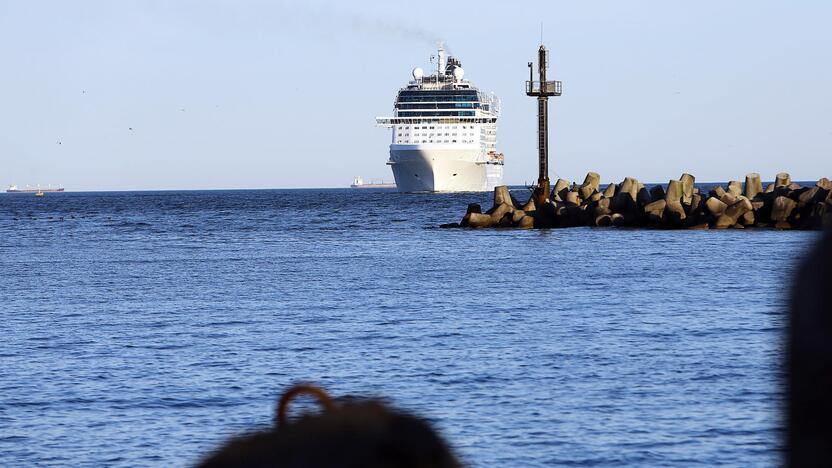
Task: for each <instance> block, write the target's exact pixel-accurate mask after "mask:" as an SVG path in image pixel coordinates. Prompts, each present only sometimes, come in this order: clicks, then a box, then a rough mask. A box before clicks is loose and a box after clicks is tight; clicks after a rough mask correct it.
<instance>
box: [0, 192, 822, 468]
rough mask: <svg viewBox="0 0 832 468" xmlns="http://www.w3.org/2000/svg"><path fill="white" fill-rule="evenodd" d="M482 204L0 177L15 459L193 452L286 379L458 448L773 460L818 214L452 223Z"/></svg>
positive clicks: (2, 395) (514, 454) (182, 462)
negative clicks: (52, 183)
mask: <svg viewBox="0 0 832 468" xmlns="http://www.w3.org/2000/svg"><path fill="white" fill-rule="evenodd" d="M523 192H525V193H523ZM516 193H518V196H519V197H526V196H527V194H528V192H527V190H526V189H519V190H518V191H517V192H516ZM490 200H491V195H490V194H478V193H467V194H433V195H428V194H421V195H420V194H400V193H397V192H395V191H391V190H349V189H322V190H240V191H167V192H100V193H47V194H46V196H45V197H43V198H38V197H35V196H33V195H32V194H2V195H0V337H2V338H1V339H0V466H15V467H17V466H67V465H72V466H190V465H193V464H195V463H197V462H199V461H200V460H201V459H202V458H203V457H204V456H206V455H207V454H208V453H210V452H211V451H212V450H214V449H215V448H217V447H218V446H219V445H220V444H221V443H222V442H223V441H225V440H226V439H228V438H229V437H231V436H233V435H239V434H243V433H246V432H248V431H251V430H258V429H265V428H268V427H270V426H271V425H272V424H273V421H274V413H275V407H276V400H277V398H278V397H279V395H280V393H281V392H282V391H284V390H285V389H286V388H287V387H289V386H290V385H292V384H293V383H297V382H311V383H315V384H318V385H321V386H323V387H324V388H326V389H327V390H328V391H329V392H330V393H331V394H332V395H334V396H336V397H341V396H348V395H353V396H366V397H379V398H383V399H385V401H387V402H388V403H389V404H391V405H393V406H395V407H397V408H400V409H402V410H405V411H408V412H412V413H414V414H416V415H419V416H420V417H422V418H425V419H426V420H428V421H430V423H431V424H433V426H434V427H435V428H436V429H437V430H438V431H440V433H441V434H442V436H443V437H444V438H446V439H447V440H448V442H449V443H450V444H451V446H452V447H453V449H454V450H455V452H456V453H458V455H459V456H460V458H461V459H462V460H463V461H464V462H465V463H466V464H468V465H469V466H476V467H489V466H506V467H508V466H517V467H521V466H523V467H526V466H529V467H536V466H714V465H724V466H773V465H778V464H780V463H781V462H782V455H783V442H782V441H783V388H784V387H783V359H784V353H783V352H784V329H785V326H786V323H787V316H786V310H787V304H788V296H789V289H790V285H791V282H792V274H793V271H794V270H795V267H796V265H797V262H798V261H799V260H800V259H801V258H802V257H804V256H805V255H806V254H807V249H808V248H809V246H810V245H811V244H812V242H813V241H814V240H815V239H816V238H817V234H816V233H812V232H797V231H794V232H787V231H775V230H767V229H755V230H724V231H664V230H634V229H621V228H595V229H590V228H572V229H558V230H533V231H522V230H498V229H495V230H466V229H440V228H439V227H438V226H439V225H440V224H442V223H449V222H454V221H459V220H460V219H461V217H462V215H463V214H464V213H465V209H466V206H467V204H468V203H481V204H482V205H483V206H484V207H486V208H487V207H489V206H490Z"/></svg>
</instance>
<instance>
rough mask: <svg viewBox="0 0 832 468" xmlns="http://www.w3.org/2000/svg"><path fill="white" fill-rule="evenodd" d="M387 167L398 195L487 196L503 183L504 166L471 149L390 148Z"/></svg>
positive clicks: (409, 146)
mask: <svg viewBox="0 0 832 468" xmlns="http://www.w3.org/2000/svg"><path fill="white" fill-rule="evenodd" d="M388 164H390V166H391V168H392V169H393V176H394V177H395V178H396V188H397V189H398V190H399V191H400V192H486V191H491V190H493V189H494V187H495V186H497V185H502V179H503V166H502V165H499V164H493V163H486V158H485V157H483V156H482V151H481V150H480V149H479V148H478V147H476V146H473V145H472V146H471V147H470V148H464V147H462V148H461V147H460V145H454V146H448V145H436V144H434V145H391V146H390V161H389V163H388Z"/></svg>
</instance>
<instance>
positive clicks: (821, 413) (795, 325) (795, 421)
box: [786, 231, 832, 467]
mask: <svg viewBox="0 0 832 468" xmlns="http://www.w3.org/2000/svg"><path fill="white" fill-rule="evenodd" d="M790 312H791V316H790V324H789V338H788V350H787V356H788V357H787V364H786V366H787V369H786V372H787V380H788V383H787V392H788V403H787V406H788V408H787V419H788V435H787V438H788V440H787V455H786V457H787V460H786V462H787V465H788V466H792V467H804V466H832V231H827V232H826V233H825V234H824V235H823V236H822V239H820V242H819V243H818V244H817V245H816V246H815V247H814V248H813V249H812V251H811V252H810V253H809V255H808V256H807V257H806V260H804V261H803V264H802V265H801V266H800V270H799V272H798V275H797V280H796V281H795V283H794V286H793V290H792V301H791V311H790Z"/></svg>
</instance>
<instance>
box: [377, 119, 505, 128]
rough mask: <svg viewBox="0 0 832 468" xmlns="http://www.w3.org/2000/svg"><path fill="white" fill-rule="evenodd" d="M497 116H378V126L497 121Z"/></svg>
mask: <svg viewBox="0 0 832 468" xmlns="http://www.w3.org/2000/svg"><path fill="white" fill-rule="evenodd" d="M496 122H497V117H376V126H378V127H391V126H393V125H411V124H412V125H419V124H458V123H496Z"/></svg>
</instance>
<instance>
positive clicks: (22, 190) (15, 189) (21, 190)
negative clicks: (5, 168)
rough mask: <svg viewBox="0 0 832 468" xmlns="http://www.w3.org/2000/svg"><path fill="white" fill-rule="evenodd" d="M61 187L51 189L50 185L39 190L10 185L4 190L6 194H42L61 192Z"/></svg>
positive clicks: (38, 188)
mask: <svg viewBox="0 0 832 468" xmlns="http://www.w3.org/2000/svg"><path fill="white" fill-rule="evenodd" d="M63 191H64V188H63V187H52V186H51V185H50V186H49V187H47V188H40V187H30V186H28V185H27V186H26V188H19V187H18V186H17V185H10V186H9V188H7V189H6V193H43V192H63Z"/></svg>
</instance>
